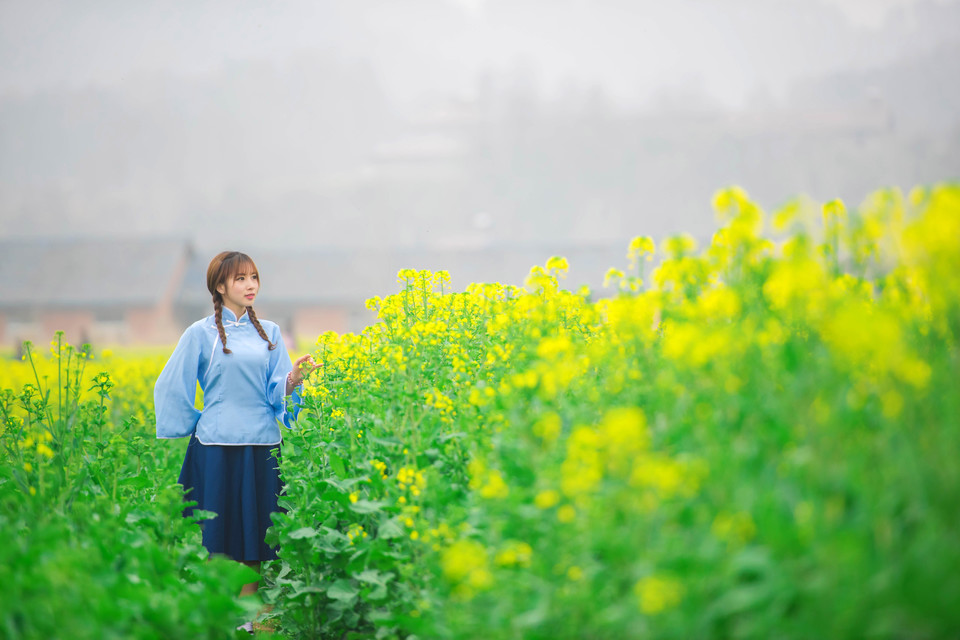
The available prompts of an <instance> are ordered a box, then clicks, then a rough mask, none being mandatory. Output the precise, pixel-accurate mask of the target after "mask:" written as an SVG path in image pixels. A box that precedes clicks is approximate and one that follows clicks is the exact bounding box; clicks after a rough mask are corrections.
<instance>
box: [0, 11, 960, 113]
mask: <svg viewBox="0 0 960 640" xmlns="http://www.w3.org/2000/svg"><path fill="white" fill-rule="evenodd" d="M918 1H919V0H822V4H823V5H828V6H832V7H834V8H835V9H836V10H837V11H838V12H839V13H838V15H840V16H844V17H846V19H847V20H849V21H850V23H852V24H854V25H857V26H860V27H863V28H864V29H879V28H881V26H882V25H883V24H884V21H885V20H886V19H888V18H889V17H890V16H892V15H895V14H894V13H893V12H894V11H895V10H896V9H901V8H903V9H906V10H907V11H909V10H910V9H911V7H913V6H915V5H916V4H917V2H918ZM956 1H957V0H939V2H941V3H956ZM445 2H446V3H447V6H448V7H449V9H450V11H451V12H454V13H461V14H462V20H463V26H462V30H461V31H458V33H457V34H443V33H437V34H435V40H432V41H430V42H422V41H418V40H422V39H420V38H412V39H411V40H410V41H404V40H403V33H402V30H403V29H404V28H405V27H404V24H403V23H404V20H406V19H412V20H416V21H418V22H425V21H427V20H429V19H430V18H431V14H437V13H438V12H441V7H439V6H438V4H431V3H429V2H424V1H423V0H353V5H354V7H363V10H366V11H368V13H369V17H368V18H361V19H360V23H358V22H357V19H356V16H346V15H345V14H346V13H347V12H346V11H341V10H340V9H338V7H342V6H344V5H343V4H340V5H338V3H337V2H336V1H329V0H326V1H308V0H287V1H285V2H268V1H264V0H234V1H231V2H222V1H218V0H190V1H183V0H181V1H167V2H150V1H139V0H138V1H135V2H130V1H128V0H99V1H96V2H90V1H87V2H76V1H74V0H26V1H24V0H4V1H3V2H0V60H2V61H3V64H2V65H0V93H15V94H24V93H31V92H34V91H37V90H45V89H58V88H64V87H80V86H84V85H88V84H91V83H93V84H116V83H119V82H123V81H124V80H125V79H126V78H127V77H128V76H129V75H131V74H135V73H142V72H150V71H152V72H156V71H162V72H167V73H173V74H177V75H190V74H197V75H202V74H205V73H210V72H212V71H214V70H217V69H220V68H222V67H223V66H224V65H226V64H228V63H229V62H230V61H231V60H250V59H255V60H268V61H274V62H283V61H286V60H288V59H290V58H291V57H293V56H296V55H298V54H300V53H303V52H305V51H316V50H324V49H331V48H332V49H335V50H336V51H337V52H338V53H339V54H341V55H346V56H356V57H361V56H363V55H364V53H365V52H367V51H368V52H369V53H370V54H371V55H376V54H377V49H378V47H379V46H381V44H382V43H387V42H391V43H398V42H402V43H403V45H404V46H409V47H411V48H413V49H416V48H418V47H420V48H422V49H423V54H424V55H425V56H428V57H430V58H433V59H432V60H430V64H431V70H430V73H431V74H435V75H437V76H438V77H436V78H435V79H434V81H435V82H436V83H437V85H438V87H442V88H443V89H444V90H446V89H449V88H450V87H451V86H453V85H454V84H455V82H453V81H452V80H451V77H455V76H457V75H458V74H459V76H461V82H462V85H463V86H464V87H469V86H471V84H472V82H473V80H474V79H473V77H471V76H472V72H473V71H474V70H476V69H478V68H482V67H483V66H484V65H487V66H490V65H501V66H503V65H517V64H523V63H526V64H529V65H533V66H534V67H535V70H536V72H537V73H538V74H540V75H541V76H542V77H543V78H546V79H547V80H549V79H551V78H555V79H558V81H559V79H562V78H569V77H574V78H579V79H584V78H583V76H587V77H586V78H585V79H587V80H595V81H597V82H598V83H600V84H602V85H604V86H606V87H607V89H609V90H610V91H611V93H612V95H613V96H614V97H618V94H620V96H621V97H624V98H625V99H633V98H644V97H648V95H644V94H643V91H642V90H641V89H640V88H639V87H640V86H641V85H642V84H643V83H644V82H647V83H648V84H649V86H653V85H662V84H664V82H667V81H669V80H670V79H671V78H675V79H676V80H675V81H676V82H685V81H687V80H690V79H693V80H697V81H702V82H703V84H704V86H705V89H706V90H708V91H710V92H711V93H713V94H714V95H715V96H716V97H718V98H719V99H720V100H721V101H725V102H729V103H736V102H738V101H742V99H743V97H744V96H745V95H746V94H747V93H748V92H749V91H750V90H752V89H753V88H754V85H755V84H756V82H757V74H759V73H760V70H758V69H755V68H754V67H755V65H757V64H760V63H762V62H763V61H762V60H757V53H756V49H751V48H750V47H749V46H745V45H744V44H743V43H741V42H738V40H742V39H743V34H742V33H736V32H733V31H732V30H731V25H730V24H728V23H729V22H730V20H733V19H738V20H739V21H740V22H741V23H742V22H743V21H744V20H745V19H747V18H744V17H743V16H740V18H737V12H738V10H739V11H741V12H742V11H744V10H746V11H755V8H757V7H762V9H763V11H764V12H766V14H767V16H768V18H769V15H770V14H771V12H773V13H774V14H775V12H776V11H777V9H776V7H777V6H782V7H785V9H784V20H785V21H788V20H794V21H796V15H797V11H798V10H797V6H798V3H797V2H796V1H795V0H764V1H763V2H762V3H751V2H749V1H748V0H685V1H680V0H675V1H674V2H662V1H657V2H652V1H647V0H621V1H620V2H619V3H616V2H612V3H609V4H618V5H620V8H619V9H617V10H618V11H621V12H623V13H624V15H626V14H627V13H629V14H630V17H631V18H634V20H628V21H625V23H626V24H624V25H623V27H624V32H623V33H622V34H617V33H615V32H612V30H611V28H610V26H609V25H608V24H604V25H602V26H598V27H597V29H596V30H591V25H589V24H586V23H585V22H584V21H581V24H582V27H583V30H582V31H581V32H580V35H581V36H582V43H583V46H577V43H576V42H575V37H576V35H577V34H571V37H570V38H568V40H570V41H571V42H572V43H573V45H574V46H572V47H569V48H568V47H566V46H557V44H556V42H550V41H547V39H545V38H544V37H541V35H540V34H538V33H537V32H535V31H534V30H533V29H531V28H530V26H529V23H528V24H527V25H524V26H523V27H518V29H521V28H522V29H523V32H522V33H518V32H517V30H518V29H511V28H510V27H509V25H507V26H504V25H503V24H501V25H500V26H498V27H497V28H496V29H492V30H487V31H484V32H482V35H481V32H480V31H479V30H478V29H473V28H472V27H471V24H474V25H476V24H479V23H482V22H484V20H486V19H488V16H487V15H486V14H487V13H488V12H489V10H490V8H491V7H492V6H493V5H494V4H496V2H495V0H445ZM502 4H504V3H502V1H501V5H502ZM516 4H517V5H521V6H522V5H523V4H524V3H523V2H522V1H521V0H517V2H516ZM561 4H563V5H564V6H565V11H566V13H567V14H569V15H577V13H576V12H577V11H578V9H577V7H576V5H578V4H579V5H582V7H581V8H580V9H579V11H585V10H586V11H590V10H592V9H591V5H590V2H588V0H582V1H581V0H566V2H564V3H560V2H558V3H557V5H556V6H560V5H561ZM803 4H804V3H799V6H801V7H802V6H803ZM543 6H544V5H542V4H541V5H538V7H543ZM584 7H585V8H586V9H584ZM624 7H627V8H624ZM350 11H351V12H355V9H354V8H351V9H350ZM509 11H515V10H514V9H513V8H510V9H509ZM520 11H522V10H520ZM537 11H539V13H541V14H544V15H543V22H544V26H545V27H546V28H547V29H549V28H550V26H551V25H550V18H551V16H550V15H549V13H550V11H542V9H537ZM791 12H792V13H791ZM443 19H444V24H455V23H456V20H457V19H458V18H457V17H456V16H450V15H447V16H443ZM351 20H352V21H351ZM788 24H789V23H787V22H785V24H784V25H783V26H784V28H786V27H787V26H788ZM734 26H736V25H734ZM767 26H768V27H769V21H768V23H767ZM954 27H955V28H958V29H960V25H954ZM391 28H392V29H394V30H399V31H401V32H400V33H390V30H391ZM832 29H833V27H832V26H831V25H829V24H825V25H824V37H825V38H828V37H829V35H830V33H831V32H832ZM605 33H608V34H609V37H605ZM731 33H733V35H732V36H731V35H730V34H731ZM469 34H474V36H475V37H476V41H474V42H465V40H470V37H471V36H470V35H469ZM445 36H448V37H452V38H455V40H453V41H450V42H445V41H444V37H445ZM620 36H622V37H620ZM627 39H629V40H633V42H631V43H630V45H629V47H626V48H625V47H624V45H623V42H624V41H625V40H627ZM746 44H747V45H749V43H746ZM764 44H765V45H766V44H767V43H764ZM824 44H825V46H827V47H830V46H836V43H833V44H831V43H829V42H825V43H824ZM769 45H770V46H767V47H766V49H767V51H768V54H769V55H770V56H771V57H772V59H773V60H776V59H777V57H778V56H780V55H784V54H783V52H778V51H776V50H775V46H776V40H773V41H771V42H770V43H769ZM383 46H386V45H385V44H384V45H383ZM391 46H393V45H391ZM617 47H620V49H621V50H622V53H624V54H627V55H629V56H630V57H631V58H633V59H632V62H633V63H634V64H632V65H630V66H625V64H624V63H621V64H620V65H616V64H605V62H607V61H609V60H615V59H617V55H618V54H619V53H621V51H618V50H617ZM771 47H774V48H771ZM665 51H671V53H670V54H669V55H661V54H662V52H665ZM637 55H640V56H643V57H644V58H649V59H650V60H651V61H653V62H655V64H646V65H642V64H641V65H637V64H636V60H635V58H636V56H637ZM446 56H449V58H450V59H449V60H446V61H445V60H443V58H444V57H446ZM438 58H439V60H438ZM812 58H813V59H815V56H812ZM444 62H446V63H447V64H446V66H444V64H443V63H444ZM783 64H784V67H785V68H784V70H783V74H784V75H789V74H790V73H791V71H792V70H794V69H791V66H792V67H797V65H798V63H797V62H796V61H793V62H791V61H790V60H785V61H784V63H783ZM813 71H814V72H816V71H818V70H817V69H813ZM627 74H629V84H628V83H627V82H626V79H625V76H626V75H627ZM444 75H446V76H447V77H443V76H444ZM767 75H772V74H767ZM399 76H400V77H399V78H398V80H397V87H394V89H396V91H398V92H402V91H403V89H404V88H405V87H411V88H412V90H414V91H416V90H419V88H418V85H417V82H419V83H421V84H422V83H424V82H426V81H427V80H426V79H424V78H418V79H415V80H411V79H410V78H408V77H406V74H402V73H401V74H399ZM591 76H592V77H591ZM772 82H775V80H772V81H768V83H767V84H771V83H772ZM387 83H388V84H387V89H388V90H390V89H391V87H390V86H389V80H388V81H387Z"/></svg>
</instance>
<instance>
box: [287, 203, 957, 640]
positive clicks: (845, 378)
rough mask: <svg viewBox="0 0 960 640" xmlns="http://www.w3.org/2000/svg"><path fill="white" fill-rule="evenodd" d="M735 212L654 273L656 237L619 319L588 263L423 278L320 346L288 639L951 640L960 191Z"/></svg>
mask: <svg viewBox="0 0 960 640" xmlns="http://www.w3.org/2000/svg"><path fill="white" fill-rule="evenodd" d="M714 205H715V207H716V209H717V212H718V217H719V218H720V221H721V226H720V228H719V230H718V231H717V232H716V234H715V235H714V237H713V239H712V242H711V243H710V245H709V246H707V247H704V248H703V249H699V250H698V248H697V247H696V246H695V244H694V242H693V240H692V239H691V238H689V237H685V236H679V237H675V238H671V239H669V240H667V241H666V242H665V243H664V244H663V246H662V247H661V248H660V254H659V255H660V257H661V258H662V260H661V261H660V263H659V266H658V267H657V268H656V270H655V271H654V272H653V273H651V274H649V278H648V275H647V274H646V273H645V268H646V266H647V264H648V259H649V258H650V257H651V256H652V255H653V254H654V252H655V251H656V248H655V246H654V243H653V242H652V240H651V239H649V238H643V237H639V238H637V239H635V240H634V241H633V242H632V243H631V245H630V248H629V255H628V258H629V265H627V268H626V269H624V270H618V269H611V271H610V272H609V273H608V284H609V286H610V287H611V288H612V289H613V290H614V295H613V296H612V297H609V298H606V299H595V298H594V296H593V295H592V294H591V292H589V291H586V290H581V291H578V292H570V291H566V290H564V289H562V288H561V286H560V285H561V278H562V276H563V274H564V272H565V270H566V268H567V265H566V261H565V260H563V259H562V258H554V259H552V260H550V261H549V262H548V263H547V264H546V265H545V266H543V267H536V268H534V269H533V270H532V271H531V273H530V276H529V278H528V279H527V281H526V283H525V286H524V287H523V288H520V287H512V286H502V285H498V284H478V285H472V286H471V287H469V288H468V289H467V291H466V292H463V293H455V292H449V291H448V288H449V285H448V277H447V274H445V273H444V272H437V273H430V272H424V271H413V270H406V271H402V272H401V273H400V274H399V281H400V284H401V291H400V292H399V293H397V294H396V295H392V296H389V297H387V298H385V299H382V300H381V299H377V298H374V299H372V300H370V301H369V305H370V306H371V308H373V309H375V310H376V311H377V312H378V314H379V320H380V321H379V322H378V323H377V324H375V325H373V326H371V327H369V328H368V329H366V330H365V331H363V332H362V333H361V334H359V335H351V334H347V335H333V334H328V335H324V336H321V338H320V340H319V342H318V347H319V349H318V352H317V354H316V355H317V358H318V360H319V361H322V362H323V365H324V366H323V368H322V370H321V371H320V372H318V373H317V374H316V378H315V379H314V381H313V384H312V386H310V387H309V388H308V390H307V391H308V406H307V409H306V410H305V414H304V415H302V416H301V418H300V424H299V429H298V430H297V431H296V432H294V433H291V434H289V437H288V439H287V442H286V444H285V449H284V456H285V457H284V461H283V465H282V470H283V474H284V477H285V480H286V482H287V484H288V492H287V496H286V498H285V500H284V501H283V503H284V505H285V507H286V509H287V512H286V513H285V514H283V515H282V516H280V517H279V519H278V521H277V526H276V527H275V529H274V533H275V536H276V539H277V540H279V542H280V543H281V557H282V561H283V570H282V571H281V575H280V576H279V578H278V584H277V586H276V587H275V589H274V592H273V593H274V594H275V597H277V598H278V600H279V601H282V602H283V612H282V622H283V628H284V629H286V630H288V631H289V632H290V633H292V634H294V635H297V636H298V637H336V638H339V637H355V638H360V637H371V638H374V637H376V638H405V637H418V638H543V639H548V638H549V639H551V640H552V639H556V638H648V637H652V638H769V637H779V638H811V637H830V638H862V637H875V638H902V637H915V638H942V637H952V636H955V635H956V633H957V632H958V630H960V613H958V610H957V608H956V607H955V603H956V602H957V601H958V597H960V577H958V575H957V573H956V571H955V568H956V567H957V566H960V546H958V545H957V544H956V540H957V539H960V538H958V535H960V520H958V518H957V517H956V505H957V504H960V467H958V465H956V464H955V462H954V457H955V453H956V451H958V450H960V420H958V418H960V406H958V405H960V393H958V380H960V375H958V374H960V371H958V364H960V363H958V350H957V336H958V331H960V189H958V188H957V187H955V186H949V185H947V186H940V187H936V188H933V189H929V190H925V189H918V190H916V191H914V192H912V193H911V194H910V196H909V197H907V198H905V197H903V196H902V195H901V194H900V193H899V192H897V191H894V190H888V191H881V192H878V193H876V194H874V195H872V196H871V197H870V198H869V199H868V200H867V201H866V202H865V203H864V205H863V206H862V207H861V208H860V209H858V210H856V211H849V212H848V211H847V210H846V208H845V207H844V206H843V204H842V203H841V202H839V201H834V202H831V203H828V204H827V205H825V206H822V207H820V206H815V205H812V204H810V203H807V202H804V201H802V200H798V201H795V202H791V203H789V204H788V205H787V206H786V207H784V208H782V209H781V210H780V211H777V212H776V213H775V214H774V215H773V216H769V217H768V216H767V215H766V214H765V213H764V212H763V211H762V210H761V209H760V208H759V207H758V206H757V205H756V204H755V203H753V202H752V201H750V200H749V198H748V197H747V196H746V194H745V193H744V192H743V191H742V190H740V189H737V188H732V189H728V190H725V191H723V192H720V193H719V194H718V195H717V197H716V200H715V202H714ZM771 221H772V222H773V227H774V228H773V231H772V232H771V233H770V234H769V235H766V234H764V226H765V225H768V224H769V223H770V222H771ZM648 279H649V282H647V280H648Z"/></svg>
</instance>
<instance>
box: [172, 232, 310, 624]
mask: <svg viewBox="0 0 960 640" xmlns="http://www.w3.org/2000/svg"><path fill="white" fill-rule="evenodd" d="M207 289H208V290H209V291H210V294H211V295H212V296H213V315H211V316H208V317H206V318H204V319H202V320H198V321H197V322H195V323H194V324H192V325H191V326H190V327H189V328H188V329H187V330H186V331H185V332H184V334H183V336H182V337H181V338H180V342H179V343H178V344H177V348H176V349H175V350H174V352H173V355H171V356H170V360H169V361H167V364H166V365H165V366H164V368H163V371H162V372H161V373H160V377H159V378H158V379H157V384H156V387H155V388H154V403H155V406H156V416H157V437H158V438H183V437H189V438H190V443H189V444H188V445H187V454H186V457H185V459H184V461H183V468H182V470H181V471H180V479H179V482H180V484H182V485H183V487H184V489H185V490H186V491H187V492H188V495H187V499H189V500H195V501H196V502H197V503H198V505H197V507H196V508H198V509H203V510H205V511H213V512H215V513H216V514H217V517H215V518H213V519H212V520H206V521H205V522H204V523H203V525H202V529H203V546H204V547H206V549H207V551H209V552H210V553H211V554H214V553H218V554H225V555H227V556H229V557H231V558H233V559H234V560H237V561H239V562H243V563H244V564H246V565H247V566H250V567H252V568H253V569H254V570H256V571H259V570H260V563H261V562H262V561H264V560H273V559H275V558H276V557H277V553H276V549H274V548H271V547H269V546H268V545H267V544H266V543H265V542H264V535H265V532H266V530H267V528H268V527H269V526H270V525H271V521H270V514H271V513H273V512H275V511H277V510H278V507H277V497H278V496H279V494H280V490H281V486H282V485H281V482H280V476H279V471H278V466H279V459H278V458H275V457H274V456H273V455H272V454H271V453H270V452H271V450H272V449H275V448H277V447H278V446H279V445H280V441H281V439H282V438H281V435H280V424H281V423H282V424H283V425H284V426H286V427H290V420H291V418H293V419H296V414H297V412H298V410H299V407H298V406H297V403H298V401H299V394H298V387H299V386H300V384H301V382H302V379H303V374H304V371H305V370H307V371H309V370H312V369H313V368H314V367H315V364H314V362H313V359H312V358H311V357H310V356H309V355H305V356H301V357H300V358H298V359H297V361H296V362H295V363H291V362H290V356H289V355H288V354H287V350H286V349H285V348H284V344H283V337H282V336H281V332H280V328H279V327H278V326H277V325H276V324H274V323H273V322H270V321H268V320H262V321H261V320H258V319H257V315H256V313H254V311H253V301H254V299H255V298H256V297H257V293H258V292H259V290H260V274H259V272H258V271H257V267H256V265H255V264H254V262H253V260H251V259H250V257H249V256H247V255H246V254H243V253H240V252H238V251H225V252H223V253H221V254H219V255H217V256H216V257H215V258H214V259H213V260H212V261H211V262H210V266H209V267H208V268H207ZM301 365H304V366H303V367H301ZM198 381H199V383H200V388H201V389H203V411H198V410H197V409H196V408H194V397H195V394H196V387H197V382H198ZM287 396H292V397H293V403H292V405H293V406H288V405H287V400H286V398H287ZM186 513H187V514H190V513H192V509H188V510H187V512H186ZM257 584H258V583H257V582H252V583H250V584H247V585H244V587H243V590H242V592H241V595H251V594H254V593H256V590H257ZM247 626H249V623H248V625H247ZM247 630H248V631H249V630H250V629H249V628H248V629H247Z"/></svg>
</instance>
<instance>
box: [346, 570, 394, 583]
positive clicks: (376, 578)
mask: <svg viewBox="0 0 960 640" xmlns="http://www.w3.org/2000/svg"><path fill="white" fill-rule="evenodd" d="M353 577H354V578H356V579H357V580H359V581H360V582H368V583H370V584H376V585H385V584H387V582H389V581H390V580H391V579H392V578H393V574H392V573H381V572H380V571H377V570H376V569H366V570H364V571H361V572H360V573H356V574H354V576H353Z"/></svg>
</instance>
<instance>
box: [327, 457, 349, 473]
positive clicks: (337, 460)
mask: <svg viewBox="0 0 960 640" xmlns="http://www.w3.org/2000/svg"><path fill="white" fill-rule="evenodd" d="M327 458H328V459H329V460H330V468H331V469H333V472H334V473H335V474H337V477H339V478H341V479H344V478H346V477H347V467H346V465H345V464H344V463H343V458H341V457H340V456H338V455H337V454H335V453H334V452H333V451H328V452H327Z"/></svg>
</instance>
